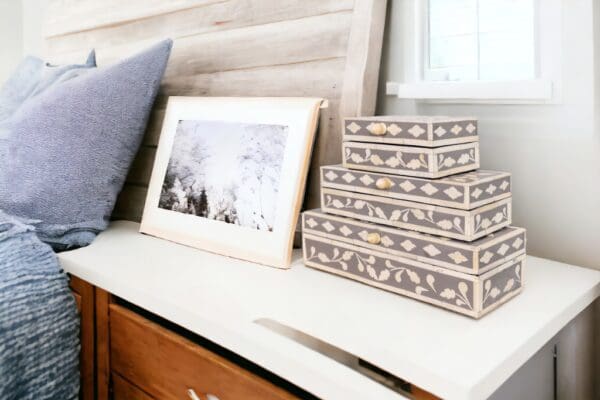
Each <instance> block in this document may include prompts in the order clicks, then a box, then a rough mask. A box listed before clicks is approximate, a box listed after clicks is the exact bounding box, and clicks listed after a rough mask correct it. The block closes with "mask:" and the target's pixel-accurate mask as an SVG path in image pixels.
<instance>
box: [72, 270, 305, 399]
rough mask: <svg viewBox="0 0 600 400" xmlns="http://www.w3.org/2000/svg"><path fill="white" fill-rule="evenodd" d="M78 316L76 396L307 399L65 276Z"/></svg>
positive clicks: (257, 370)
mask: <svg viewBox="0 0 600 400" xmlns="http://www.w3.org/2000/svg"><path fill="white" fill-rule="evenodd" d="M71 287H72V290H73V292H74V296H75V298H76V300H77V305H78V308H79V310H80V313H81V321H82V324H81V341H82V351H81V373H82V376H81V383H82V386H81V396H80V397H81V398H82V399H84V400H88V399H114V400H152V399H154V400H163V399H164V400H181V399H191V400H197V399H201V400H235V399H244V400H291V399H298V398H302V399H312V398H315V397H314V396H312V395H310V394H308V393H306V392H304V391H302V390H300V389H299V388H297V387H295V386H293V385H292V384H290V383H288V382H285V381H284V380H282V379H281V378H278V377H276V376H275V375H273V374H271V373H269V372H267V371H265V370H264V369H262V368H260V367H258V366H256V365H254V364H253V363H251V362H249V361H247V360H244V359H242V358H241V357H239V356H236V355H235V354H233V353H231V352H228V351H227V350H225V349H223V348H222V347H220V346H217V345H215V344H214V343H211V342H209V341H207V340H206V339H203V338H201V337H199V336H197V335H194V334H193V333H191V332H188V331H186V330H184V329H182V328H180V327H177V326H176V325H174V324H172V323H169V322H168V321H166V320H163V319H162V318H160V317H157V316H155V315H152V314H150V313H148V312H146V311H144V310H142V309H140V308H138V307H135V306H134V305H132V304H129V303H127V302H126V301H124V300H122V299H120V298H118V297H116V296H113V295H111V294H110V293H108V292H106V291H104V290H102V289H100V288H97V287H94V286H93V285H91V284H89V283H87V282H85V281H83V280H81V279H79V278H77V277H74V276H72V278H71Z"/></svg>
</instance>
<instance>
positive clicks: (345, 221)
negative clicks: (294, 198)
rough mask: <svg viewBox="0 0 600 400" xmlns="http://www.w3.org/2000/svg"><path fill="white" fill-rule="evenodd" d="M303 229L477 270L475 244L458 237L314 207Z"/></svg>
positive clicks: (417, 258)
mask: <svg viewBox="0 0 600 400" xmlns="http://www.w3.org/2000/svg"><path fill="white" fill-rule="evenodd" d="M303 232H306V233H310V234H314V235H319V236H323V237H328V238H330V239H334V240H338V241H340V242H345V243H349V244H353V245H356V246H362V247H366V248H370V249H373V250H377V251H381V252H384V253H388V254H390V255H395V256H399V257H404V258H408V259H412V260H415V261H420V262H424V263H427V264H431V265H435V266H439V267H444V268H449V269H453V270H455V271H459V272H464V273H468V274H474V273H476V270H475V268H474V264H475V261H476V260H475V255H474V249H475V248H474V247H471V248H470V249H469V248H468V246H466V245H465V243H463V242H458V243H457V244H456V245H455V244H454V243H455V241H454V240H450V239H448V240H442V239H440V238H436V237H433V236H429V235H423V234H419V233H416V232H410V231H405V230H403V229H394V228H393V229H389V228H384V227H381V226H379V225H375V224H369V223H361V222H357V221H355V220H353V219H350V218H345V217H337V216H332V215H328V214H325V213H319V212H315V211H312V212H308V213H304V224H303ZM373 237H374V238H375V240H373ZM369 241H371V243H370V242H369Z"/></svg>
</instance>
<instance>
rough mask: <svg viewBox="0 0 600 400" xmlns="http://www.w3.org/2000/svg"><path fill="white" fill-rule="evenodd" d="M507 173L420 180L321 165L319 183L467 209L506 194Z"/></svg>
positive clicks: (508, 181)
mask: <svg viewBox="0 0 600 400" xmlns="http://www.w3.org/2000/svg"><path fill="white" fill-rule="evenodd" d="M510 185H511V180H510V174H509V173H507V172H497V171H484V170H478V171H473V172H467V173H464V174H460V175H453V176H448V177H446V178H441V179H436V180H432V179H423V178H415V177H405V176H397V175H388V174H378V173H375V172H363V171H355V170H349V169H346V168H344V167H342V166H341V165H334V166H325V167H321V186H322V187H327V188H333V189H343V190H348V191H351V192H357V193H366V194H373V195H377V196H383V197H389V198H392V199H400V200H411V201H418V202H421V203H427V204H434V205H438V206H444V207H452V208H459V209H461V210H471V209H473V208H476V207H480V206H483V205H486V204H489V203H493V202H494V201H498V200H502V199H506V198H508V197H510V195H511V192H510V189H511V186H510Z"/></svg>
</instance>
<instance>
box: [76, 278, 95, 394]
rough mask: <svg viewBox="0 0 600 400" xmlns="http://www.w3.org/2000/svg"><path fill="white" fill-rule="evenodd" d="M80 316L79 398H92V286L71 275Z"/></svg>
mask: <svg viewBox="0 0 600 400" xmlns="http://www.w3.org/2000/svg"><path fill="white" fill-rule="evenodd" d="M70 286H71V290H72V291H73V296H74V297H75V301H76V302H77V309H78V310H79V315H80V317H81V325H80V326H81V332H80V341H81V353H80V356H79V362H80V373H81V388H80V391H79V398H80V399H82V400H93V399H94V287H93V286H92V285H90V284H89V283H87V282H85V281H83V280H81V279H79V278H77V277H75V276H71V282H70Z"/></svg>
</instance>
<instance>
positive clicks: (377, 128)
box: [367, 122, 387, 136]
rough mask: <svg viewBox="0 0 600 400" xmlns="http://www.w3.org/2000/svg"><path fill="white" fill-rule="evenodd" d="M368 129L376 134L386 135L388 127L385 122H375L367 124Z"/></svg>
mask: <svg viewBox="0 0 600 400" xmlns="http://www.w3.org/2000/svg"><path fill="white" fill-rule="evenodd" d="M367 130H368V131H369V132H371V134H373V135H375V136H381V135H385V133H386V132H387V127H386V126H385V124H384V123H383V122H373V123H371V124H369V126H367Z"/></svg>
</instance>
